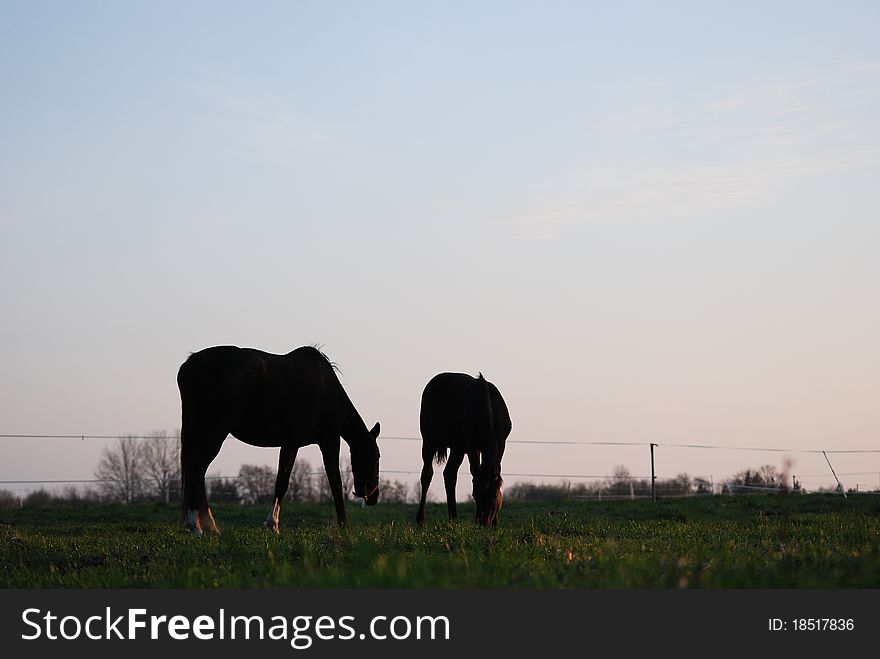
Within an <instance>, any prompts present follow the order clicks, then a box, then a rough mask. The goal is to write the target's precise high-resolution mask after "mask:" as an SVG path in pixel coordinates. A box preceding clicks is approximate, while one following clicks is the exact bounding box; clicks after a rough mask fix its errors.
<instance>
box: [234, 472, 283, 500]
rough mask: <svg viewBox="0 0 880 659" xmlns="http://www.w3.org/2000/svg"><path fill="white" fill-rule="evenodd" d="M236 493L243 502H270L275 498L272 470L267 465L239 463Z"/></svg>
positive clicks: (273, 473)
mask: <svg viewBox="0 0 880 659" xmlns="http://www.w3.org/2000/svg"><path fill="white" fill-rule="evenodd" d="M238 494H239V497H240V498H241V501H242V502H243V503H272V501H273V499H274V498H275V472H274V470H273V469H272V468H271V467H269V466H267V465H251V464H243V465H241V467H240V468H239V470H238Z"/></svg>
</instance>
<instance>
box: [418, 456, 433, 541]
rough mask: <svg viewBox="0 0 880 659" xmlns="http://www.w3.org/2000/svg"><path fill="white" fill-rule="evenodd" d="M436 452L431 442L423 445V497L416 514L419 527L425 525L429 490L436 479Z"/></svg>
mask: <svg viewBox="0 0 880 659" xmlns="http://www.w3.org/2000/svg"><path fill="white" fill-rule="evenodd" d="M434 450H435V449H434V447H433V446H432V445H431V444H430V443H429V442H424V443H423V444H422V478H421V482H422V497H421V499H420V500H419V510H418V512H417V513H416V524H418V525H419V526H421V525H422V524H424V523H425V500H426V499H427V498H428V488H429V487H430V486H431V479H432V478H433V477H434Z"/></svg>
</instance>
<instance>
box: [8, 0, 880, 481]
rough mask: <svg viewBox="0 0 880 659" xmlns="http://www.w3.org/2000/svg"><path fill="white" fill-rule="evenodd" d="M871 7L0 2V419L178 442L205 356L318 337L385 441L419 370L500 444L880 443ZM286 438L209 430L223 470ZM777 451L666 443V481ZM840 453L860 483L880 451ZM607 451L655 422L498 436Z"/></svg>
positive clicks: (533, 460)
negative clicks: (187, 382) (182, 370)
mask: <svg viewBox="0 0 880 659" xmlns="http://www.w3.org/2000/svg"><path fill="white" fill-rule="evenodd" d="M878 25H880V5H878V4H877V3H876V2H827V3H825V2H823V3H820V2H815V3H803V2H775V3H767V2H755V3H745V2H740V3H734V4H731V3H723V4H722V3H706V2H679V3H675V2H672V3H649V2H627V3H605V2H602V3H600V2H596V3H588V2H572V3H562V2H544V1H542V2H527V3H512V2H480V3H472V2H452V3H405V2H400V3H392V2H374V3H357V2H345V3H343V2H309V3H305V2H283V3H265V2H261V3H248V4H247V5H243V4H241V3H237V4H235V3H229V4H224V3H216V2H211V3H197V2H188V3H178V2H167V3H161V2H153V3H139V4H137V5H136V4H135V3H113V2H69V3H55V2H33V1H27V2H19V1H14V2H13V1H9V0H2V2H0V108H2V109H0V112H2V121H0V310H2V314H3V322H2V323H0V434H9V433H29V434H52V433H60V434H68V433H70V434H117V433H118V434H124V433H135V434H143V433H147V432H149V431H151V430H154V429H166V430H169V431H173V430H174V429H175V428H177V427H178V426H179V423H180V420H179V419H180V401H179V396H178V392H177V388H176V382H175V376H176V372H177V368H178V366H179V365H180V363H181V362H182V361H183V360H184V359H185V358H186V356H187V354H188V353H189V352H190V351H194V350H198V349H201V348H204V347H207V346H210V345H216V344H236V345H242V346H251V347H256V348H261V349H264V350H267V351H270V352H278V353H283V352H288V351H289V350H291V349H293V348H295V347H297V346H300V345H307V344H316V343H318V344H321V345H323V347H324V350H325V352H326V353H327V354H328V355H329V356H330V357H331V359H333V360H334V361H335V362H337V363H338V364H339V365H340V366H341V367H342V370H343V378H342V380H343V384H344V386H345V387H346V389H347V391H348V392H349V395H350V396H351V398H352V400H353V401H354V402H355V405H356V406H357V407H358V409H359V410H360V412H361V414H362V416H363V417H364V419H365V421H366V422H367V424H368V425H372V423H373V422H374V421H376V420H378V421H380V422H381V423H382V429H383V434H384V435H404V436H416V435H418V411H419V410H418V408H419V399H420V396H421V391H422V388H423V387H424V385H425V383H427V381H428V380H429V379H430V378H431V377H432V376H433V375H434V374H436V373H438V372H441V371H464V372H469V373H472V374H476V373H477V371H482V372H483V373H484V374H485V375H486V377H487V378H489V379H490V380H492V381H493V382H495V383H496V385H497V386H498V387H499V389H500V390H501V392H502V393H503V395H504V396H505V398H506V400H507V403H508V406H509V407H510V410H511V416H512V418H513V426H514V430H513V433H512V435H511V440H514V439H518V440H549V439H564V440H575V441H622V442H629V441H632V442H645V443H647V442H651V441H653V442H658V443H660V444H663V443H664V442H666V443H703V444H715V445H721V446H742V445H745V446H766V447H776V446H778V447H786V448H789V447H790V448H802V449H830V450H834V449H837V450H839V449H877V448H880V443H878V436H880V413H878V409H880V406H878V404H877V398H878V391H880V344H878V336H880V295H878V293H880V290H878V289H880V259H878V258H877V254H878V250H880V219H878V216H877V209H878V207H880V203H878V202H880V185H878V184H877V181H878V180H880V176H878V175H880V41H878V39H877V27H878ZM0 441H2V442H3V443H2V444H0V456H2V459H0V480H11V479H27V478H34V479H38V478H47V479H49V478H89V477H91V475H92V471H93V467H94V465H95V462H96V461H97V458H98V454H99V452H100V448H101V446H102V445H103V444H102V442H100V441H86V442H70V441H69V440H68V441H60V440H58V441H50V440H9V439H6V440H0ZM276 455H277V452H276V451H271V450H266V449H247V448H245V447H244V446H243V445H241V444H240V443H238V442H236V441H235V440H230V441H229V442H228V444H227V445H226V446H225V448H224V449H223V451H222V452H221V455H220V457H219V458H218V460H217V461H216V462H215V464H214V466H213V467H212V469H211V471H212V472H214V473H226V474H231V473H235V472H236V471H237V468H238V465H239V464H240V463H241V462H242V461H248V462H258V463H269V464H274V462H275V460H276ZM302 455H303V456H304V457H306V458H308V459H311V460H312V462H313V463H315V464H317V462H318V459H317V456H318V453H317V450H316V449H310V450H309V451H304V452H303V453H302ZM382 455H383V460H382V467H383V468H385V469H389V470H398V469H400V470H412V471H414V472H416V471H418V469H419V468H420V457H419V445H418V443H416V442H401V441H396V440H385V441H384V442H383V443H382ZM784 457H785V456H784V455H782V454H770V453H747V452H733V451H709V450H694V449H674V448H671V447H661V448H660V449H658V464H657V473H658V476H661V477H666V476H674V475H675V474H677V473H680V472H688V473H690V474H691V475H702V476H710V475H711V476H713V477H714V479H715V480H716V481H717V480H720V479H721V478H722V477H724V476H729V475H731V474H733V473H734V472H736V471H739V470H741V469H743V468H745V467H752V466H758V465H760V464H764V463H767V462H770V463H774V464H776V465H777V466H781V463H782V460H783V459H784ZM791 457H792V459H793V461H794V465H793V468H792V469H793V471H794V473H796V474H798V473H800V474H820V475H821V474H827V471H828V470H827V465H826V464H825V462H824V460H823V459H822V457H821V456H817V455H815V454H792V456H791ZM833 460H834V462H835V467H836V468H837V470H838V472H841V473H844V474H850V473H853V474H857V473H860V472H866V475H853V476H851V477H843V481H844V484H845V485H848V486H849V485H854V484H855V483H862V484H864V485H868V486H871V487H877V486H878V485H880V480H878V479H880V454H844V455H837V456H834V458H833ZM620 464H622V465H626V466H627V467H629V468H630V470H631V471H632V472H633V473H634V474H646V473H648V471H649V469H650V463H649V459H648V449H647V447H644V448H642V447H638V448H626V447H596V446H560V445H551V446H544V447H542V446H536V445H532V444H511V445H510V446H509V447H508V450H507V453H506V455H505V460H504V470H505V472H509V473H565V474H600V475H601V474H610V473H611V471H612V470H613V468H614V466H615V465H620ZM870 472H876V473H874V474H873V475H870ZM415 478H416V477H415V476H414V475H413V476H412V477H405V478H404V479H405V480H407V481H408V482H414V481H415ZM440 480H441V478H440V475H439V473H438V474H437V477H436V478H435V486H437V485H439V483H440ZM507 480H508V482H511V481H512V480H515V479H512V478H508V479H507ZM528 480H536V481H537V480H542V479H538V478H532V479H528ZM544 480H550V479H544ZM803 480H804V481H805V484H806V485H808V486H812V485H820V484H825V485H828V484H830V483H831V482H832V480H831V478H830V475H829V476H822V477H821V478H818V479H812V480H814V481H815V482H812V481H811V480H810V479H807V478H803ZM469 481H470V478H469V476H468V475H467V471H466V467H464V468H463V471H462V475H461V477H460V481H459V482H460V487H459V490H460V492H461V493H462V494H464V493H466V492H467V490H468V487H469ZM864 485H863V486H864ZM0 487H4V486H3V485H0ZM11 489H12V488H11ZM438 491H439V489H438Z"/></svg>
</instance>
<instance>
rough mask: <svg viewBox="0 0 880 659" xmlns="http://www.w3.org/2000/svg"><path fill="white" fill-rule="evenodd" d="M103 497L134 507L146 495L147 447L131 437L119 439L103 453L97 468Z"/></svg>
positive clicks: (96, 475)
mask: <svg viewBox="0 0 880 659" xmlns="http://www.w3.org/2000/svg"><path fill="white" fill-rule="evenodd" d="M95 478H97V479H98V480H99V481H101V482H100V483H99V487H100V490H101V493H102V494H103V495H104V497H105V498H107V499H110V500H112V501H122V502H123V503H132V502H133V501H137V500H138V499H142V498H143V496H144V493H145V482H144V447H143V444H142V443H141V442H140V441H139V440H137V439H135V438H134V437H132V436H131V435H129V436H127V437H120V438H119V439H118V440H117V441H116V444H115V445H113V446H107V447H105V448H104V450H103V451H102V452H101V459H100V460H99V461H98V466H97V467H96V468H95Z"/></svg>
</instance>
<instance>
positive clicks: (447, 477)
mask: <svg viewBox="0 0 880 659" xmlns="http://www.w3.org/2000/svg"><path fill="white" fill-rule="evenodd" d="M462 460H464V452H463V451H450V453H449V457H448V458H447V459H446V468H445V469H443V482H444V483H445V485H446V505H447V506H448V507H449V519H450V521H451V520H453V519H455V518H456V517H457V516H458V511H457V510H456V509H455V483H456V481H457V480H458V468H459V467H460V466H461V463H462Z"/></svg>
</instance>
